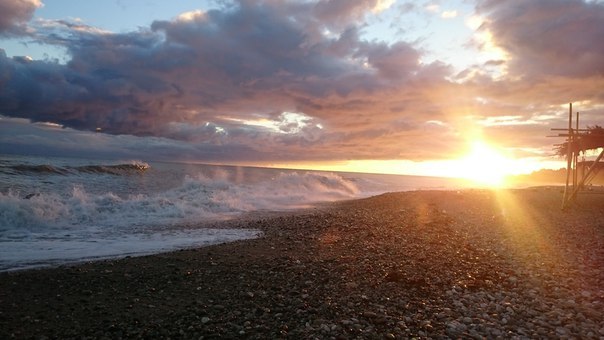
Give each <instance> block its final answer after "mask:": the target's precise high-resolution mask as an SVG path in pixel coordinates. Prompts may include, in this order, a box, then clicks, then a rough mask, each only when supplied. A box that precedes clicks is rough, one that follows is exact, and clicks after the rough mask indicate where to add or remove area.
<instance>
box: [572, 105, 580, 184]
mask: <svg viewBox="0 0 604 340" xmlns="http://www.w3.org/2000/svg"><path fill="white" fill-rule="evenodd" d="M575 133H576V134H578V133H579V112H577V115H576V119H575ZM578 140H579V136H578V135H577V136H575V138H573V144H574V145H573V155H574V156H573V189H574V188H576V187H577V185H578V184H579V182H578V180H577V177H578V176H579V165H578V164H577V162H578V161H579V150H578V149H577V147H578V146H579V145H578V144H579V143H578Z"/></svg>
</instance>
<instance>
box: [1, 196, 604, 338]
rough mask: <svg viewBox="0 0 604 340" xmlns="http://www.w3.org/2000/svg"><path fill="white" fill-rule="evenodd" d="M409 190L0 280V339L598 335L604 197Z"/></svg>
mask: <svg viewBox="0 0 604 340" xmlns="http://www.w3.org/2000/svg"><path fill="white" fill-rule="evenodd" d="M580 199H583V200H584V201H583V203H584V205H583V206H581V207H579V208H577V209H576V210H575V211H571V212H566V213H563V212H560V211H558V210H557V207H558V206H559V192H558V191H557V190H550V189H547V188H542V189H535V190H529V189H527V190H521V191H510V192H505V193H501V192H500V193H497V192H490V191H462V192H409V193H395V194H385V195H381V196H377V197H373V198H369V199H363V200H357V201H351V202H342V203H337V204H330V205H326V206H322V207H319V208H316V209H312V210H307V211H301V212H297V213H295V214H272V215H271V216H260V217H259V216H256V217H254V218H247V219H242V220H239V221H231V222H228V223H225V225H224V226H225V227H228V226H231V227H243V228H257V229H261V230H263V231H264V237H262V238H260V239H256V240H247V241H237V242H233V243H229V244H223V245H216V246H211V247H207V248H201V249H194V250H184V251H179V252H174V253H168V254H159V255H154V256H146V257H139V258H128V259H122V260H114V261H104V262H95V263H88V264H82V265H77V266H65V267H60V268H55V269H44V270H31V271H23V272H14V273H2V274H0V338H2V339H10V338H43V337H49V338H111V339H116V338H190V339H193V338H194V339H199V338H202V337H203V338H204V339H212V338H216V339H217V338H252V339H267V338H292V339H299V338H319V339H402V338H409V337H433V338H458V337H460V338H469V337H473V338H495V337H499V336H500V337H504V338H509V337H525V338H552V337H553V338H564V337H568V338H594V339H597V338H599V337H602V336H604V321H603V318H602V313H601V311H602V310H604V308H603V307H604V306H603V304H604V290H603V289H604V288H603V287H604V275H603V273H602V268H603V267H602V265H603V264H604V262H603V259H604V237H603V234H604V230H603V229H604V225H603V224H602V221H604V202H602V199H601V197H598V198H596V197H591V198H580Z"/></svg>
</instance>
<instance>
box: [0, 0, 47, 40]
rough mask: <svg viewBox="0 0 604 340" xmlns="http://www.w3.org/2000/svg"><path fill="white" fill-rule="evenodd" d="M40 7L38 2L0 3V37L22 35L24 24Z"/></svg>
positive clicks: (21, 0) (10, 0)
mask: <svg viewBox="0 0 604 340" xmlns="http://www.w3.org/2000/svg"><path fill="white" fill-rule="evenodd" d="M41 5H42V4H41V2H40V1H39V0H2V1H0V35H18V34H24V33H25V32H26V23H27V22H28V21H29V20H30V19H31V18H32V16H33V13H34V12H35V10H36V9H37V8H38V7H40V6H41Z"/></svg>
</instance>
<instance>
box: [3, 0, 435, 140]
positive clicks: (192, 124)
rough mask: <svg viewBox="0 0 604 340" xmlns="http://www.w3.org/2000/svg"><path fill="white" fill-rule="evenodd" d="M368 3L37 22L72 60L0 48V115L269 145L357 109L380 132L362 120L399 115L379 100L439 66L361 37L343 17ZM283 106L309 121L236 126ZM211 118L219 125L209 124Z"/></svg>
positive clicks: (247, 4) (341, 121)
mask: <svg viewBox="0 0 604 340" xmlns="http://www.w3.org/2000/svg"><path fill="white" fill-rule="evenodd" d="M377 5H378V2H376V1H364V2H354V4H353V3H351V2H347V1H346V2H342V1H319V2H307V3H300V2H295V1H294V2H287V1H283V2H270V1H238V2H236V3H235V5H234V6H231V7H227V8H225V9H221V10H211V11H208V12H205V13H202V12H190V13H184V14H183V15H181V16H179V17H177V18H175V19H174V20H171V21H156V22H154V23H153V24H152V25H151V26H150V27H149V29H141V30H140V31H136V32H130V33H123V34H112V33H106V32H101V31H98V30H95V29H94V28H92V27H88V26H85V25H82V24H79V23H69V22H65V21H55V22H46V23H45V25H44V26H43V27H39V28H38V31H37V34H38V36H39V37H40V39H41V40H44V42H45V43H53V44H57V45H62V46H64V47H65V48H67V49H68V52H69V54H70V56H71V60H70V61H69V62H68V63H67V64H66V65H61V64H56V63H51V62H43V61H28V60H26V59H23V58H21V59H19V58H8V57H7V56H6V54H4V53H1V54H0V69H1V70H2V78H0V84H1V85H2V87H3V89H5V90H4V91H3V92H2V93H1V94H0V112H2V113H4V114H5V115H9V116H13V117H23V118H28V119H31V120H32V121H51V122H56V123H59V124H63V125H65V126H69V127H73V128H76V129H84V130H94V129H96V128H97V127H100V128H102V130H103V131H104V132H107V133H114V134H125V133H127V134H133V135H154V136H166V137H170V138H177V139H185V140H191V141H200V140H203V141H211V142H215V143H217V144H220V145H225V144H226V143H229V142H230V143H232V142H237V143H242V144H250V143H256V142H258V143H260V144H262V140H264V139H265V138H270V141H271V142H270V143H264V145H269V146H271V145H277V144H279V143H282V144H283V145H284V146H289V145H295V144H305V145H308V143H309V142H320V141H321V138H320V135H321V134H323V133H324V131H320V129H319V130H317V129H315V124H316V123H318V122H320V121H323V122H325V124H326V125H328V126H329V128H330V130H329V131H330V133H337V132H338V130H340V129H348V128H349V126H347V123H346V121H347V120H350V119H353V117H355V116H358V117H361V116H363V115H369V116H372V115H374V116H375V117H374V119H367V118H362V120H361V121H359V123H358V124H357V126H358V129H369V130H376V129H377V130H379V128H380V127H379V126H378V127H372V126H371V125H375V124H376V123H377V124H382V123H383V122H384V121H388V120H389V118H384V117H382V115H383V114H384V113H382V111H383V112H385V114H386V115H390V116H392V117H395V116H396V115H397V114H398V113H395V112H393V111H391V110H388V109H387V108H388V104H387V101H386V102H383V103H382V100H384V99H387V98H388V97H389V96H390V95H391V93H392V91H398V90H397V89H399V88H400V89H402V90H403V91H404V86H405V84H406V83H411V82H412V81H415V82H425V81H427V79H430V77H432V78H434V79H438V78H439V76H436V77H434V74H444V72H446V69H444V68H438V67H436V68H433V67H422V66H421V65H420V64H419V63H418V58H419V57H420V53H419V52H418V51H416V50H415V49H414V47H413V46H411V45H409V44H407V43H404V42H398V43H395V44H393V45H387V44H385V43H379V42H367V41H363V40H362V39H360V37H359V32H358V27H356V26H354V25H353V22H355V21H358V20H359V18H361V17H362V14H363V13H365V12H366V11H367V10H369V9H373V8H375V7H376V6H377ZM340 26H341V27H345V28H342V29H341V30H340V31H337V30H336V28H335V27H340ZM325 30H331V31H330V33H325V32H324V31H325ZM373 97H376V98H373ZM376 102H379V104H377V105H376ZM361 103H368V105H363V104H361ZM375 110H380V111H375ZM284 111H292V112H303V114H304V115H306V116H307V117H310V118H309V124H308V125H309V126H308V127H306V128H305V129H302V130H300V132H301V133H299V134H293V133H288V132H292V131H287V130H283V131H280V132H281V134H278V135H276V136H274V131H273V132H272V133H267V131H265V130H262V129H260V130H258V129H253V128H249V127H246V126H242V125H241V121H244V120H249V119H254V118H255V116H254V115H261V117H263V118H266V119H277V118H276V116H278V115H279V114H280V113H281V112H284ZM378 115H379V116H380V117H378ZM225 117H227V118H229V119H231V120H228V119H227V120H225V119H224V118H225ZM233 121H239V125H237V124H234V123H233ZM311 121H312V124H310V122H311ZM207 124H209V125H207ZM213 125H216V126H218V127H219V128H220V129H226V131H227V132H228V134H227V135H225V136H221V135H220V133H217V132H216V130H212V129H209V128H208V127H211V126H213ZM313 129H314V130H313ZM269 132H270V131H269ZM352 132H353V133H354V132H355V131H352ZM359 135H360V134H359ZM246 138H247V140H246Z"/></svg>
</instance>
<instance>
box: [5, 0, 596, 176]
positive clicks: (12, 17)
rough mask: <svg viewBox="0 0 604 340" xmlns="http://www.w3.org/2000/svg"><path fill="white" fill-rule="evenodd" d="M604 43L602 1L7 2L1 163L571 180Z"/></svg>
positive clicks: (590, 120) (591, 120) (592, 118)
mask: <svg viewBox="0 0 604 340" xmlns="http://www.w3.org/2000/svg"><path fill="white" fill-rule="evenodd" d="M602 37H604V2H603V1H587V0H532V1H525V0H508V1H496V0H455V1H444V0H443V1H431V0H426V1H394V0H359V1H348V0H298V1H289V0H233V1H230V0H213V1H212V0H207V1H193V0H178V1H162V0H156V1H154V0H115V1H110V0H106V1H79V0H46V1H43V0H0V153H20V154H42V155H58V156H75V157H99V158H120V159H133V160H143V161H152V160H173V161H190V162H201V163H213V164H241V165H257V166H275V167H293V168H314V169H323V170H341V171H363V172H387V173H404V174H424V175H447V173H451V172H452V171H453V170H452V169H453V168H455V167H456V166H458V165H459V160H460V159H466V160H467V159H470V158H472V157H474V156H476V155H478V154H479V153H477V152H476V150H480V148H483V149H484V148H485V147H486V146H488V150H490V151H492V153H493V154H496V155H497V156H501V157H504V158H505V160H506V161H505V167H506V171H508V172H510V173H526V172H530V171H533V170H536V169H538V168H542V167H545V168H557V167H561V166H563V162H562V160H561V159H560V158H556V157H554V156H553V154H554V151H553V148H554V146H553V144H555V143H560V142H562V141H561V140H558V139H555V138H547V137H546V136H547V135H551V134H552V132H551V131H550V129H551V128H560V127H565V126H567V124H568V123H567V119H568V111H569V109H568V106H569V103H571V102H572V103H573V105H574V109H575V111H580V112H581V125H582V126H585V125H594V124H600V125H602V123H603V118H604V44H603V43H602ZM477 145H478V146H477ZM476 148H478V149H476ZM472 150H475V151H472ZM472 155H474V156H472ZM475 158H476V157H475ZM490 160H492V159H490ZM455 162H458V163H455ZM491 163H493V162H491ZM495 163H496V162H495ZM501 164H503V163H501ZM501 164H499V165H498V166H499V167H503V166H504V165H501Z"/></svg>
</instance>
